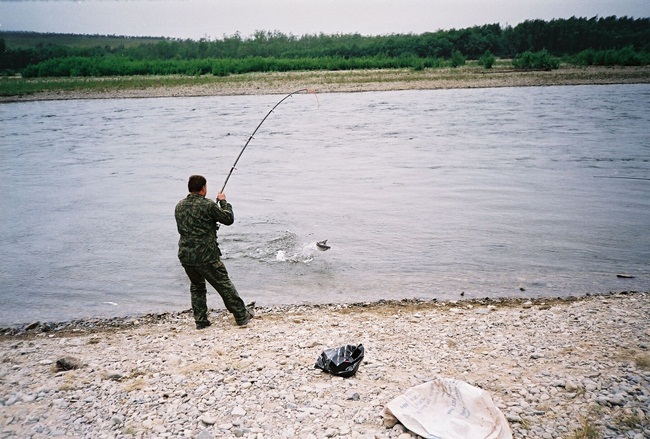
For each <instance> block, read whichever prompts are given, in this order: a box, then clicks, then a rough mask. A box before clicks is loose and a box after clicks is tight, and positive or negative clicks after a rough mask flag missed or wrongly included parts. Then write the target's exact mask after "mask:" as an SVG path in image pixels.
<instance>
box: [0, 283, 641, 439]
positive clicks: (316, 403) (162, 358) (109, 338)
mask: <svg viewBox="0 0 650 439" xmlns="http://www.w3.org/2000/svg"><path fill="white" fill-rule="evenodd" d="M258 314H259V316H258V317H257V318H256V319H254V321H253V323H252V324H251V325H250V326H249V327H247V328H245V329H241V328H238V327H236V326H235V324H234V322H233V321H232V317H231V316H230V315H229V314H228V313H226V312H224V311H223V310H219V311H214V310H213V312H212V316H211V318H212V321H213V325H212V326H211V327H209V328H207V329H204V330H201V331H198V330H196V329H194V325H193V322H192V319H191V316H190V314H189V312H182V313H176V314H163V315H160V316H148V317H146V316H145V317H143V318H142V321H140V320H138V319H136V318H131V319H125V320H124V321H123V322H122V323H123V324H122V325H118V326H117V327H116V328H113V327H111V325H95V326H94V329H92V330H89V329H88V327H85V326H84V325H79V324H78V325H76V326H75V327H68V328H67V329H66V330H62V331H57V332H41V333H33V332H32V333H30V332H29V331H28V332H27V333H25V334H23V335H20V336H3V337H0V355H1V364H2V367H1V368H0V437H3V438H5V437H32V438H45V437H52V436H59V437H70V438H72V437H75V438H76V437H93V438H98V437H106V438H112V437H120V438H144V437H146V438H149V437H174V438H178V437H196V438H201V439H204V438H212V437H214V438H216V437H246V438H291V437H296V438H322V437H353V438H354V437H363V438H407V437H411V436H410V435H409V434H408V433H407V432H405V431H404V429H403V427H402V426H401V425H400V424H397V425H390V424H388V425H386V423H385V422H384V420H383V419H382V418H381V416H380V412H381V409H382V408H383V407H384V405H385V404H386V403H387V402H388V401H390V400H391V399H393V398H394V397H396V396H398V395H400V394H402V393H403V392H404V391H405V390H407V389H409V388H410V387H412V386H415V385H417V384H420V383H422V382H424V381H427V380H429V379H430V378H432V377H434V376H437V375H441V376H444V377H448V378H455V379H459V380H462V381H466V382H468V383H470V384H473V385H477V386H480V387H481V388H483V389H485V390H486V391H488V392H489V393H490V394H491V396H492V398H493V400H494V401H495V403H496V404H497V405H498V406H499V407H500V408H501V410H502V411H503V413H504V414H505V415H506V417H507V419H508V421H509V423H510V425H511V427H512V429H513V434H514V437H516V438H522V437H526V438H570V437H588V436H573V434H574V433H575V432H579V431H583V432H584V431H585V429H589V428H593V429H596V430H597V431H599V433H598V436H597V437H607V438H615V437H630V438H643V437H650V350H649V347H650V293H648V292H646V293H617V294H608V295H603V296H591V297H584V298H579V299H571V298H569V299H536V300H531V301H526V300H517V299H512V300H499V299H494V300H488V299H485V300H474V301H459V302H445V303H439V302H436V301H431V302H422V301H412V300H411V301H406V300H405V301H399V302H379V303H373V304H354V305H327V306H325V305H322V306H286V307H275V308H262V309H259V313H258ZM127 323H128V324H127ZM359 343H362V344H363V345H364V346H365V350H366V355H365V359H364V361H363V363H362V364H361V367H360V368H359V371H358V372H357V374H356V375H355V376H353V377H351V378H338V377H334V376H332V375H329V374H327V373H325V372H322V371H320V370H318V369H315V368H314V364H315V362H316V359H317V358H318V356H319V355H320V353H321V352H322V351H323V350H325V349H327V348H332V347H338V346H341V345H345V344H359ZM61 359H66V361H68V366H65V365H63V366H62V363H60V364H59V369H61V368H63V367H78V368H76V369H72V370H67V371H57V361H58V360H61ZM70 365H71V366H70ZM591 437H595V436H591Z"/></svg>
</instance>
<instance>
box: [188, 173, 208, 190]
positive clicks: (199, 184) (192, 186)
mask: <svg viewBox="0 0 650 439" xmlns="http://www.w3.org/2000/svg"><path fill="white" fill-rule="evenodd" d="M207 183H208V182H207V180H206V179H205V177H204V176H202V175H191V176H190V179H189V181H188V182H187V189H188V190H189V191H190V192H192V193H196V192H201V189H203V186H205V185H206V184H207Z"/></svg>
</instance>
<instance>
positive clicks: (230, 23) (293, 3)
mask: <svg viewBox="0 0 650 439" xmlns="http://www.w3.org/2000/svg"><path fill="white" fill-rule="evenodd" d="M596 15H597V16H600V17H607V16H611V15H616V16H618V17H622V16H628V17H634V18H642V17H650V0H76V1H73V0H49V1H45V0H40V1H39V0H22V1H21V0H18V1H16V0H13V1H12V0H0V30H4V31H9V30H14V31H34V32H56V33H77V34H100V35H129V36H165V37H173V38H191V39H199V38H208V39H215V38H223V37H224V36H230V35H233V34H235V33H236V32H239V33H240V34H241V35H242V36H243V37H247V36H250V35H251V34H253V33H254V32H255V31H257V30H265V31H276V30H277V31H280V32H283V33H285V34H293V35H296V36H299V35H304V34H318V33H321V32H322V33H325V34H337V33H341V34H348V33H360V34H362V35H386V34H393V33H414V34H420V33H423V32H433V31H437V30H449V29H452V28H455V29H462V28H465V27H470V26H474V25H483V24H492V23H501V24H502V25H504V26H505V25H508V24H509V25H512V26H514V25H516V24H518V23H521V22H522V21H524V20H528V19H537V18H539V19H543V20H552V19H554V18H570V17H572V16H576V17H587V18H591V17H593V16H596Z"/></svg>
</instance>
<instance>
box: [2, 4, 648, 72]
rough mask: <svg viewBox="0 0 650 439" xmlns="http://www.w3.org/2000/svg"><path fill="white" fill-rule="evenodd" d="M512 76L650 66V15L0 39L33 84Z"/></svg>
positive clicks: (13, 68) (5, 55)
mask: <svg viewBox="0 0 650 439" xmlns="http://www.w3.org/2000/svg"><path fill="white" fill-rule="evenodd" d="M497 59H505V60H509V62H510V63H511V65H512V67H513V68H516V69H547V70H548V69H554V68H558V66H559V64H560V62H564V63H569V64H575V65H605V66H607V65H623V66H625V65H648V64H650V18H636V19H635V18H629V17H615V16H611V17H592V18H576V17H571V18H569V19H555V20H551V21H544V20H527V21H524V22H522V23H520V24H517V25H516V26H505V27H502V26H501V25H500V24H488V25H483V26H474V27H470V28H466V29H458V30H456V29H451V30H439V31H436V32H427V33H423V34H418V35H415V34H390V35H379V36H362V35H359V34H336V35H325V34H322V33H321V34H317V35H302V36H294V35H291V34H289V35H287V34H284V33H281V32H277V31H275V32H271V31H258V32H255V33H254V34H253V35H251V36H249V37H242V36H241V35H240V34H235V35H231V36H224V37H223V38H221V39H214V40H211V39H200V40H190V39H186V40H181V39H171V38H162V37H158V38H157V37H119V36H102V35H69V34H41V33H31V32H0V74H2V75H4V76H11V75H18V74H20V75H22V76H23V77H25V78H31V77H66V76H92V77H101V76H124V75H169V74H177V75H206V74H207V75H215V76H227V75H231V74H239V73H246V72H272V71H293V70H350V69H382V68H410V69H415V70H419V69H425V68H436V67H457V66H460V65H463V64H464V63H465V62H466V61H467V60H472V61H476V62H478V63H479V64H480V65H482V66H483V67H484V68H486V69H489V68H491V67H492V65H493V64H494V63H495V62H496V60H497Z"/></svg>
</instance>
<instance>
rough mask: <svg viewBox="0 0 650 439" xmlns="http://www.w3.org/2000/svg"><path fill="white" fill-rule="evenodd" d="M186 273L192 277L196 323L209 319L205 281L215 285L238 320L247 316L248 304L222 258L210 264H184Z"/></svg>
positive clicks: (191, 293)
mask: <svg viewBox="0 0 650 439" xmlns="http://www.w3.org/2000/svg"><path fill="white" fill-rule="evenodd" d="M183 268H184V269H185V273H187V276H188V277H189V278H190V282H191V285H190V296H191V299H192V312H193V313H194V321H195V322H196V323H206V322H207V321H208V304H207V298H206V293H207V290H206V287H205V281H206V280H207V281H208V282H209V283H210V285H212V286H213V287H214V289H215V290H217V292H218V293H219V295H220V296H221V298H222V299H223V303H224V305H225V306H226V309H227V310H228V311H230V312H231V313H232V315H234V316H235V320H236V321H237V322H241V321H242V320H244V319H245V318H246V306H245V305H244V301H243V300H242V299H241V297H239V293H237V289H236V288H235V286H234V285H233V283H232V282H231V281H230V278H229V277H228V272H227V271H226V266H225V265H223V262H221V260H218V261H217V262H214V263H212V264H208V265H196V266H189V265H183Z"/></svg>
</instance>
